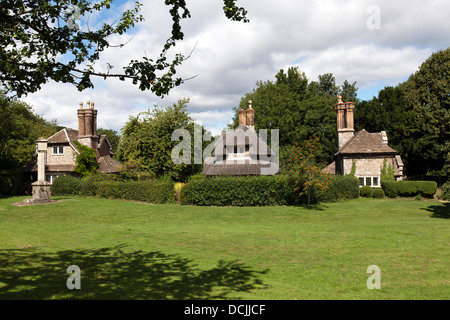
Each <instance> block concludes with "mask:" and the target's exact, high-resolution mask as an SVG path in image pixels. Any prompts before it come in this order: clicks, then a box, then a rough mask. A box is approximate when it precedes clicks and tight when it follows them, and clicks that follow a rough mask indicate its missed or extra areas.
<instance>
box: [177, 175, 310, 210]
mask: <svg viewBox="0 0 450 320" xmlns="http://www.w3.org/2000/svg"><path fill="white" fill-rule="evenodd" d="M293 189H294V187H293V183H292V180H291V179H290V178H289V177H286V176H252V177H232V176H228V177H226V176H223V177H213V178H208V179H193V180H192V181H191V182H189V183H188V184H186V185H185V186H184V187H183V189H182V190H181V194H180V201H181V204H196V205H202V206H229V205H231V206H264V205H287V204H296V203H299V201H300V199H301V198H302V197H300V196H298V191H294V190H293Z"/></svg>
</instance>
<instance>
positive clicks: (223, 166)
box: [203, 158, 279, 176]
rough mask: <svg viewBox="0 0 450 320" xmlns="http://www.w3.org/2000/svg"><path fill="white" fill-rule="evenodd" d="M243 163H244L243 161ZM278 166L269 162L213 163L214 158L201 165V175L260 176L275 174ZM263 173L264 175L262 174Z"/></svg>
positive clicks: (228, 161)
mask: <svg viewBox="0 0 450 320" xmlns="http://www.w3.org/2000/svg"><path fill="white" fill-rule="evenodd" d="M243 162H244V161H243ZM278 169H279V168H278V165H276V164H275V163H271V162H269V161H261V160H258V161H249V160H246V161H245V162H244V163H239V162H238V161H235V162H233V161H230V160H226V161H219V162H215V158H207V159H205V162H204V164H203V174H204V175H207V176H217V175H234V176H235V175H261V174H271V175H272V174H276V173H277V172H278ZM264 172H265V173H264Z"/></svg>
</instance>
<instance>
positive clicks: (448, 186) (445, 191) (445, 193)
mask: <svg viewBox="0 0 450 320" xmlns="http://www.w3.org/2000/svg"><path fill="white" fill-rule="evenodd" d="M440 189H441V193H440V195H439V198H440V199H442V200H450V180H449V181H447V182H446V183H444V184H443V185H442V186H441V188H440Z"/></svg>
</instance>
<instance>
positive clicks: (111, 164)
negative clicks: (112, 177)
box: [98, 156, 122, 173]
mask: <svg viewBox="0 0 450 320" xmlns="http://www.w3.org/2000/svg"><path fill="white" fill-rule="evenodd" d="M98 164H99V167H98V170H99V171H100V172H101V173H115V172H118V171H119V168H120V167H121V166H122V163H120V162H119V161H116V160H114V159H113V158H111V157H110V156H104V157H101V158H100V159H99V160H98Z"/></svg>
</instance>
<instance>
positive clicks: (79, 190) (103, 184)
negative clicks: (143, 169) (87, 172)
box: [52, 176, 175, 203]
mask: <svg viewBox="0 0 450 320" xmlns="http://www.w3.org/2000/svg"><path fill="white" fill-rule="evenodd" d="M52 194H53V195H81V196H97V197H100V198H108V199H126V200H135V201H144V202H150V203H173V202H175V191H174V189H173V183H171V182H150V181H114V178H112V177H109V178H105V179H101V178H100V179H99V178H98V177H97V178H96V177H95V176H93V177H89V178H85V179H79V178H75V177H72V176H62V177H59V178H57V179H56V180H55V181H54V183H53V185H52Z"/></svg>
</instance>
